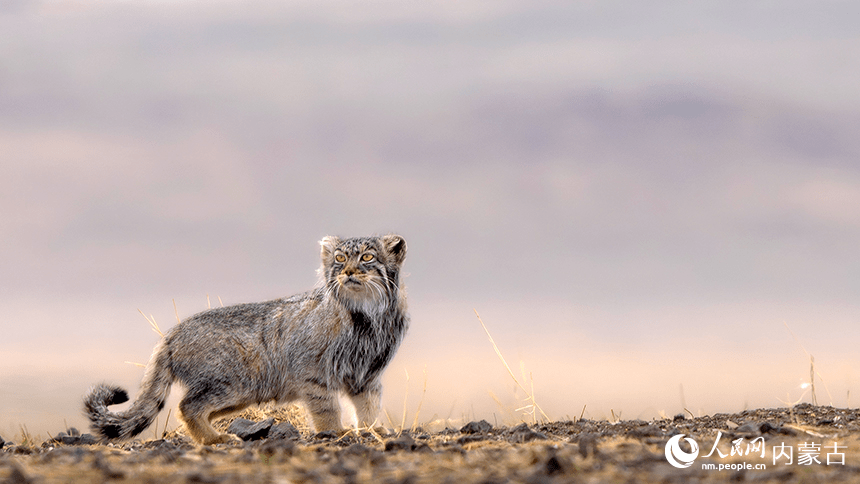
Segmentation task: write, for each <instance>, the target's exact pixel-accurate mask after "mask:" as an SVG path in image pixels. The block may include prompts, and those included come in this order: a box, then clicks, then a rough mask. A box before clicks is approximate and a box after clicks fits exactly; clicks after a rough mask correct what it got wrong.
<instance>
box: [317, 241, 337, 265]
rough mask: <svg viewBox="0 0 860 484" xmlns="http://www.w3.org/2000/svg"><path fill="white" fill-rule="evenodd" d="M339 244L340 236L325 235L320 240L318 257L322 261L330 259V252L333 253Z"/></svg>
mask: <svg viewBox="0 0 860 484" xmlns="http://www.w3.org/2000/svg"><path fill="white" fill-rule="evenodd" d="M338 245H340V238H339V237H335V236H333V235H327V236H325V237H323V238H322V240H320V259H322V260H323V262H325V261H327V260H329V259H331V256H332V254H334V249H336V248H337V246H338Z"/></svg>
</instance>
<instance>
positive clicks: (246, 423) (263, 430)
mask: <svg viewBox="0 0 860 484" xmlns="http://www.w3.org/2000/svg"><path fill="white" fill-rule="evenodd" d="M274 424H275V419H274V418H267V419H266V420H263V421H261V422H254V421H253V420H248V419H246V418H237V419H236V420H233V423H231V424H230V426H229V427H228V428H227V432H228V433H231V434H233V435H235V436H236V437H239V438H240V439H242V440H246V441H247V440H260V439H262V438H265V437H266V436H267V435H269V430H270V429H271V428H272V425H274Z"/></svg>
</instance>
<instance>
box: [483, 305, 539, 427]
mask: <svg viewBox="0 0 860 484" xmlns="http://www.w3.org/2000/svg"><path fill="white" fill-rule="evenodd" d="M474 311H475V316H477V317H478V322H480V323H481V327H482V328H484V332H485V333H487V338H489V339H490V344H491V345H493V349H494V350H495V351H496V356H498V357H499V360H501V362H502V364H503V365H505V369H507V370H508V374H509V375H510V376H511V378H512V379H513V380H514V382H515V383H516V384H517V386H518V387H519V388H520V390H522V391H523V392H524V393H525V394H526V398H525V401H526V402H527V405H525V406H523V407H520V408H518V409H516V411H517V412H525V413H526V414H527V415H531V418H532V423H537V422H538V412H540V415H541V416H542V417H543V421H547V422H548V421H550V418H549V417H548V416H547V414H546V413H545V412H544V411H543V409H542V408H540V405H538V403H537V400H535V387H534V378H532V375H531V373H529V381H530V382H531V390H527V389H526V387H524V386H523V384H522V383H520V381H519V380H518V379H517V377H516V376H514V372H513V371H512V370H511V367H510V365H508V362H507V360H505V357H504V356H503V355H502V351H501V350H500V349H499V346H498V345H496V341H495V340H493V336H492V335H491V334H490V330H488V329H487V325H486V324H484V321H483V320H482V319H481V315H480V314H478V310H477V309H475V310H474ZM520 369H521V371H522V372H523V374H524V375H523V379H525V364H522V363H521V365H520ZM497 401H498V400H497Z"/></svg>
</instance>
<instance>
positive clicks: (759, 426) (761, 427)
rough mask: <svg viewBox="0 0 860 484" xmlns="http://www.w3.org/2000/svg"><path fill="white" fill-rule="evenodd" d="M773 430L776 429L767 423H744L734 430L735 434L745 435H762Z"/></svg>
mask: <svg viewBox="0 0 860 484" xmlns="http://www.w3.org/2000/svg"><path fill="white" fill-rule="evenodd" d="M774 430H776V427H774V426H773V425H771V424H770V423H768V422H746V423H744V424H743V425H741V426H740V427H738V428H737V429H735V432H737V433H739V434H747V435H762V434H766V433H768V432H773V431H774Z"/></svg>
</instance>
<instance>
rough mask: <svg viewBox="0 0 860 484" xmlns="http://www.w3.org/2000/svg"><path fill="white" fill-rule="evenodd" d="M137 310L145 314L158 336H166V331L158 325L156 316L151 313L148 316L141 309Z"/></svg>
mask: <svg viewBox="0 0 860 484" xmlns="http://www.w3.org/2000/svg"><path fill="white" fill-rule="evenodd" d="M137 312H139V313H140V315H141V316H143V317H144V319H146V322H147V323H149V325H150V326H151V327H152V330H153V331H155V332H156V334H158V336H160V337H162V338H163V337H164V333H163V332H162V331H161V328H159V327H158V323H156V322H155V317H153V316H152V315H151V314H150V315H149V317H147V316H146V315H145V314H143V311H141V310H140V309H138V310H137Z"/></svg>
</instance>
